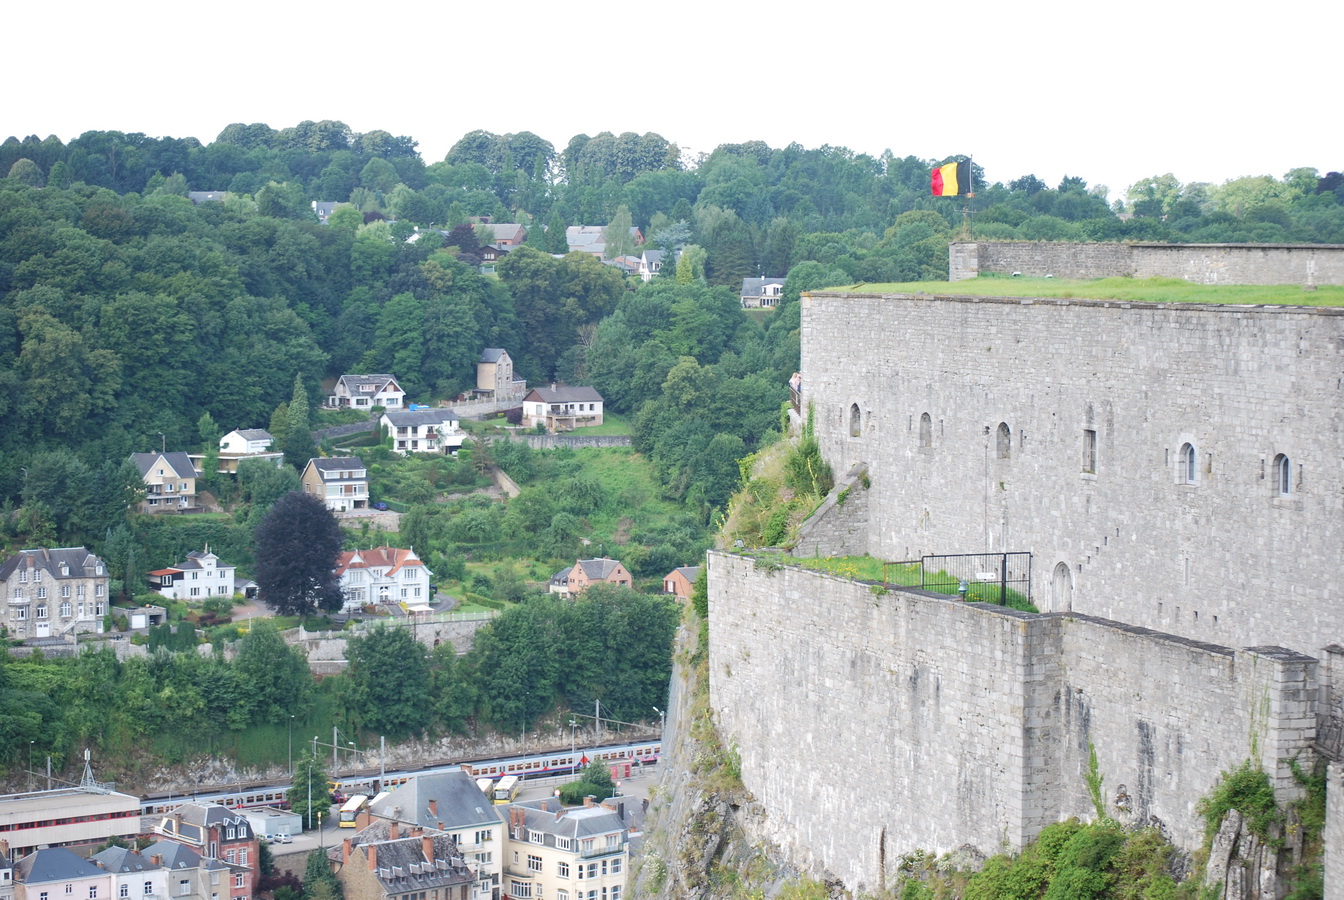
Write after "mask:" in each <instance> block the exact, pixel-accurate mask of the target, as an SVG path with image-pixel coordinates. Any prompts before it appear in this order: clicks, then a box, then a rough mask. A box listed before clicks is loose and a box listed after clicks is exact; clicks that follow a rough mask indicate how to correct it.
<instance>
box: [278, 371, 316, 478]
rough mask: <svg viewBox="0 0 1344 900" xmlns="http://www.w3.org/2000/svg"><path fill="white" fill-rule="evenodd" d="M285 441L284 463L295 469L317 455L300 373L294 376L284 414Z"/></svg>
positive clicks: (305, 388)
mask: <svg viewBox="0 0 1344 900" xmlns="http://www.w3.org/2000/svg"><path fill="white" fill-rule="evenodd" d="M284 434H285V439H284V441H283V442H282V446H283V447H284V451H285V462H286V463H288V464H289V465H291V466H293V467H294V468H295V469H299V470H301V469H303V468H304V467H305V466H307V465H308V460H310V459H312V458H313V457H314V456H316V455H317V447H316V446H315V445H314V444H313V432H312V427H311V418H310V413H309V411H308V389H307V387H305V386H304V383H303V375H302V373H300V374H296V375H295V376H294V391H293V393H292V394H291V395H290V398H289V409H288V410H287V412H286V414H285V432H284Z"/></svg>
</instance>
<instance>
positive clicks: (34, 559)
mask: <svg viewBox="0 0 1344 900" xmlns="http://www.w3.org/2000/svg"><path fill="white" fill-rule="evenodd" d="M20 565H25V566H28V567H29V568H30V569H42V570H43V571H45V572H46V573H47V574H49V575H50V576H51V577H52V578H57V579H60V578H95V577H99V576H98V567H99V566H101V565H103V561H102V560H101V559H99V558H98V557H96V556H94V555H93V554H92V553H90V552H89V551H88V549H86V548H84V547H57V548H54V549H47V548H42V549H40V550H20V551H19V552H18V553H16V554H15V555H13V556H11V557H10V558H9V559H7V560H5V562H4V564H3V565H0V581H6V580H8V578H9V576H10V575H12V574H14V571H15V570H16V569H18V568H19V566H20ZM62 565H65V566H66V567H67V568H68V569H69V570H70V574H69V575H62V574H61V566H62ZM103 571H104V572H106V571H107V570H106V568H104V570H103Z"/></svg>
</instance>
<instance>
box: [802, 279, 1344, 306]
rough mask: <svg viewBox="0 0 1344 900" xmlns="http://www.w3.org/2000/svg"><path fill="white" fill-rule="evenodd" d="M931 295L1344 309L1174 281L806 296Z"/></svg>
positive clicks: (1288, 295) (998, 282)
mask: <svg viewBox="0 0 1344 900" xmlns="http://www.w3.org/2000/svg"><path fill="white" fill-rule="evenodd" d="M836 292H840V293H851V294H931V295H936V296H940V297H1006V298H1025V297H1039V298H1043V299H1052V300H1117V301H1121V302H1133V303H1209V304H1219V303H1222V304H1235V305H1243V306H1244V305H1256V306H1322V307H1344V286H1340V285H1321V286H1319V287H1317V288H1316V289H1314V290H1306V289H1304V288H1303V287H1302V285H1300V284H1273V285H1258V284H1231V285H1227V284H1223V285H1211V284H1194V283H1192V282H1188V281H1182V280H1181V279H1179V278H1102V279H1097V280H1094V281H1070V280H1068V279H1064V278H1011V277H1008V278H1004V277H993V276H990V277H986V276H983V275H982V276H980V277H979V278H972V279H968V280H966V281H957V282H947V281H920V282H909V283H906V284H857V285H849V286H845V287H836V288H826V289H824V290H820V291H814V292H812V293H836Z"/></svg>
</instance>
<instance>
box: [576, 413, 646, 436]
mask: <svg viewBox="0 0 1344 900" xmlns="http://www.w3.org/2000/svg"><path fill="white" fill-rule="evenodd" d="M631 431H632V428H631V425H630V420H629V419H628V418H626V417H625V416H622V415H618V414H617V413H609V412H604V413H602V424H601V425H592V426H588V427H586V428H579V429H577V430H575V431H571V432H569V433H570V434H572V435H574V436H575V437H588V436H589V435H602V434H630V433H631Z"/></svg>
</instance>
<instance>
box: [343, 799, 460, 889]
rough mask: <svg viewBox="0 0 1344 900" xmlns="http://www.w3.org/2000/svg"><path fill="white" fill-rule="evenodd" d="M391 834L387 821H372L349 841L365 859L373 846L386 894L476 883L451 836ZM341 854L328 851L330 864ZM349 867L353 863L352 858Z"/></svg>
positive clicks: (376, 874) (378, 872)
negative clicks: (394, 836)
mask: <svg viewBox="0 0 1344 900" xmlns="http://www.w3.org/2000/svg"><path fill="white" fill-rule="evenodd" d="M477 793H479V791H478V792H477ZM391 831H392V828H391V823H390V822H382V821H375V822H373V823H372V824H370V825H369V826H367V827H366V828H363V829H361V830H360V831H358V832H356V833H355V834H354V835H353V836H352V837H351V838H350V841H351V849H352V850H354V849H356V848H358V849H360V850H361V851H362V852H363V853H364V855H365V859H367V857H368V847H369V845H373V846H374V848H375V850H376V853H377V859H376V863H377V866H378V868H377V870H376V871H375V873H374V875H375V877H376V878H377V879H378V881H379V882H380V883H381V884H382V885H383V887H384V888H385V889H386V890H387V893H388V894H404V893H408V892H412V891H429V890H435V889H438V888H444V887H452V886H454V885H459V884H468V883H470V882H473V881H475V880H476V876H475V874H474V873H473V872H472V870H471V869H469V868H467V864H466V861H465V860H464V859H463V858H462V855H461V854H460V853H458V850H457V844H456V843H454V842H453V839H452V837H451V836H450V835H446V834H432V835H419V834H417V835H412V836H403V837H398V838H397V839H395V840H393V839H392V836H391ZM426 839H428V840H429V841H430V847H431V849H432V851H433V854H434V857H433V859H432V860H431V859H428V858H426V856H425V840H426ZM343 855H344V847H342V846H341V845H339V844H338V845H337V846H335V847H332V848H331V850H329V851H328V852H327V858H328V859H329V860H331V861H332V862H340V861H341V860H342V859H343ZM351 864H352V865H353V864H355V861H354V859H353V858H352V859H351ZM364 864H365V865H367V862H365V863H364Z"/></svg>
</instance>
